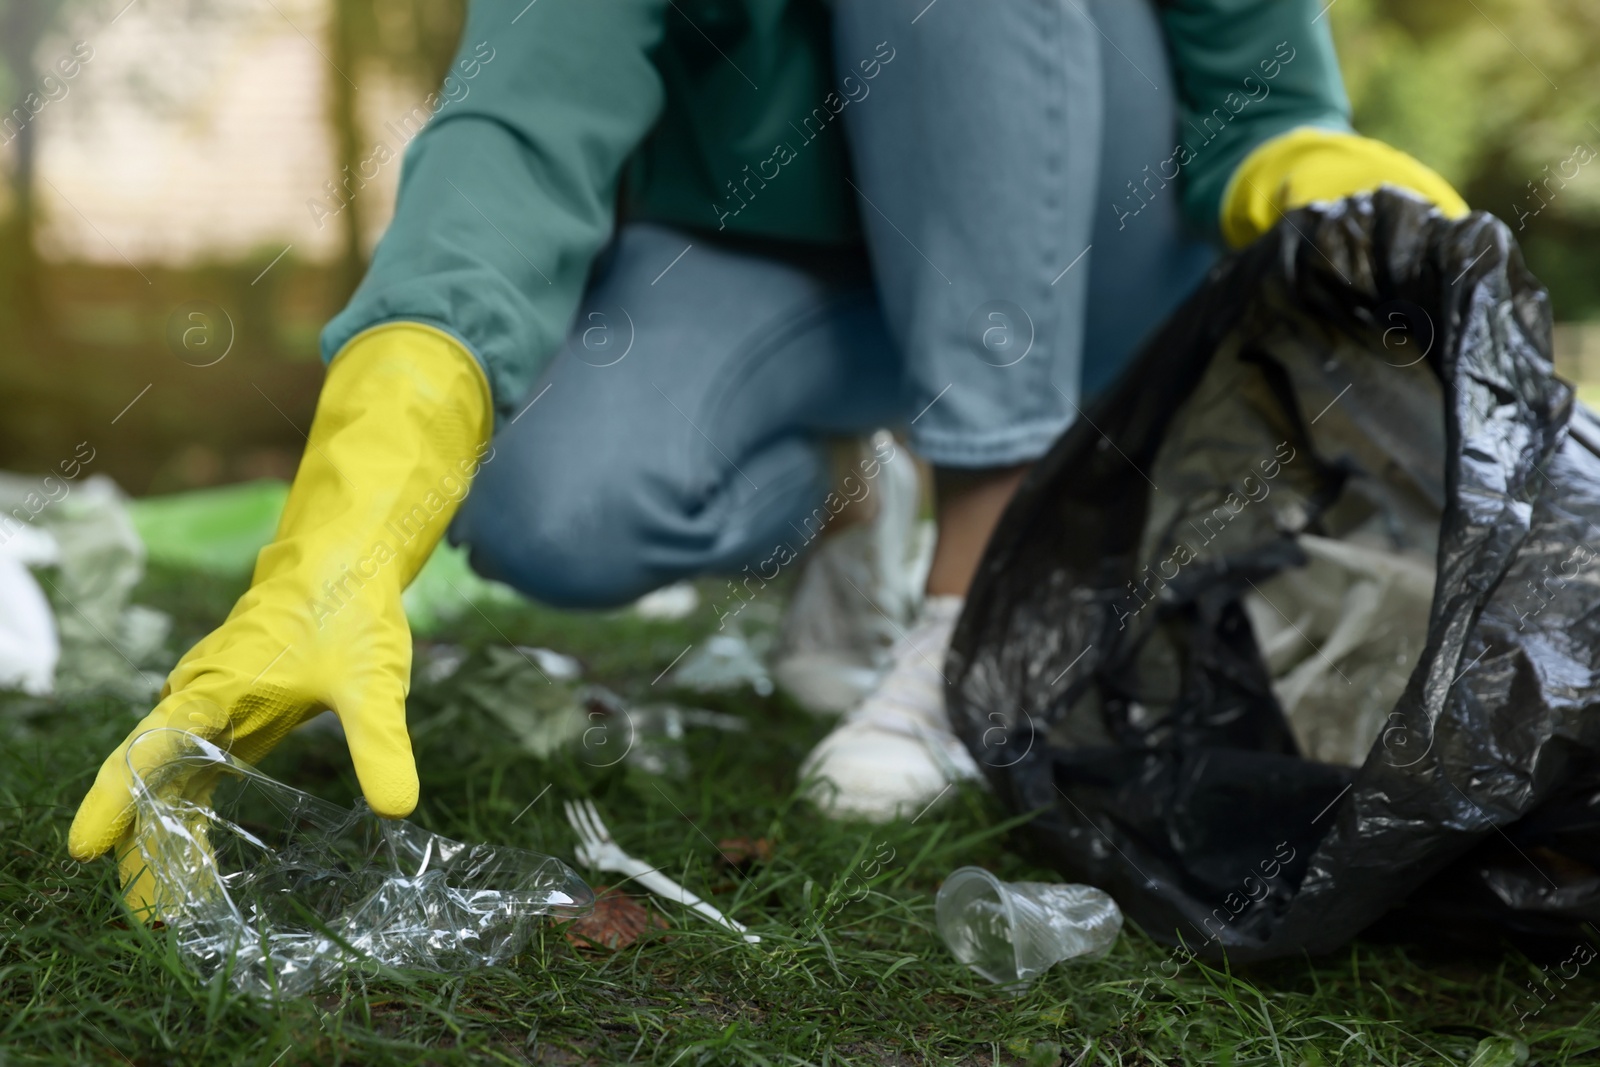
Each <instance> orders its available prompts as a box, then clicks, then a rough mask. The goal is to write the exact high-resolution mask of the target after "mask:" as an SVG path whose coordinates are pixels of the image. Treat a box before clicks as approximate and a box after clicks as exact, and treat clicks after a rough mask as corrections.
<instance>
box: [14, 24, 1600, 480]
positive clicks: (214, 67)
mask: <svg viewBox="0 0 1600 1067" xmlns="http://www.w3.org/2000/svg"><path fill="white" fill-rule="evenodd" d="M464 7H465V4H464V0H131V2H130V0H0V106H3V107H4V108H5V109H6V111H5V112H3V113H0V168H3V176H4V182H3V186H0V352H3V353H4V357H3V359H0V398H3V401H0V468H3V469H9V470H17V471H26V472H44V471H49V470H54V469H55V468H56V467H57V466H58V465H59V464H60V463H61V461H63V460H65V459H70V458H71V457H73V456H74V455H75V454H77V455H79V456H80V457H81V456H82V455H83V454H84V453H82V452H76V453H75V450H76V449H78V447H79V445H80V443H81V442H87V443H88V445H89V447H90V448H92V449H93V452H94V459H93V460H92V463H91V464H90V466H89V468H88V469H89V470H90V471H92V472H97V473H106V474H110V475H111V476H112V477H114V478H115V479H116V480H117V481H118V482H119V483H120V484H121V485H122V486H123V487H124V488H125V489H127V490H128V491H129V492H131V493H134V494H136V495H144V494H148V493H159V492H170V491H175V490H181V489H189V488H196V487H202V486H209V485H219V484H225V483H229V482H236V481H242V480H247V479H252V478H257V477H265V476H275V477H289V476H291V475H292V473H293V471H294V466H295V463H296V460H297V457H298V455H299V452H300V449H301V447H302V446H303V435H302V431H304V430H305V429H306V427H308V426H309V423H310V417H311V412H312V409H313V405H314V403H315V397H316V392H317V388H318V384H319V382H320V380H321V373H322V372H321V367H320V364H319V362H318V358H317V334H318V331H319V330H320V328H321V326H322V324H323V322H324V321H326V320H327V318H329V317H330V316H331V315H332V314H333V313H335V312H336V311H337V310H338V309H339V308H340V307H341V306H342V304H343V302H344V301H345V299H346V298H347V297H348V295H349V294H350V292H351V291H352V289H353V288H354V286H355V284H356V282H357V280H358V279H359V278H360V276H361V273H362V270H363V269H364V264H365V261H366V258H367V256H368V255H369V253H370V251H371V249H372V247H373V246H374V244H375V243H376V241H377V239H378V237H379V236H380V235H381V233H382V231H383V228H384V226H385V225H386V223H387V221H388V218H389V214H390V212H391V210H392V205H393V197H394V188H395V185H396V183H397V181H398V178H399V170H400V165H399V162H398V160H396V161H395V162H391V163H386V164H384V165H382V166H380V167H378V172H377V175H376V177H374V178H371V179H370V180H367V181H365V184H364V187H362V188H360V190H359V192H358V194H357V195H355V196H354V197H350V196H348V195H345V194H343V193H342V192H341V191H340V189H339V187H340V185H341V183H342V182H343V176H344V174H345V168H346V167H349V168H350V170H351V171H356V170H358V169H360V168H362V167H363V165H365V173H369V174H370V173H371V170H372V164H371V161H372V158H373V154H374V149H375V147H376V146H377V145H378V144H379V143H384V144H386V145H387V146H388V147H389V148H391V149H394V150H395V151H396V152H398V150H399V149H400V147H401V139H400V138H399V137H397V136H396V130H397V127H396V125H395V123H397V122H403V120H404V117H405V116H407V115H408V114H411V113H412V111H413V109H414V108H415V107H416V106H417V105H418V104H419V103H421V102H422V101H423V99H424V98H425V97H426V96H427V94H428V93H429V92H430V91H432V89H434V88H435V87H436V86H437V84H438V82H439V80H440V79H441V77H442V75H443V73H444V71H445V69H446V68H447V66H448V65H449V63H450V60H451V57H452V54H453V52H454V47H455V41H456V37H457V35H458V32H459V26H460V22H461V18H462V15H463V13H464ZM1326 17H1327V18H1328V20H1329V21H1330V22H1331V25H1332V27H1333V30H1334V33H1335V36H1336V38H1337V40H1338V43H1339V46H1340V56H1341V61H1342V63H1343V66H1344V71H1345V78H1346V82H1347V86H1348V89H1349V92H1350V95H1351V98H1352V102H1353V104H1354V108H1355V118H1356V123H1357V126H1358V128H1359V129H1361V130H1362V132H1364V133H1367V134H1369V135H1372V136H1376V137H1380V138H1383V139H1385V140H1388V141H1390V142H1391V143H1393V144H1396V145H1398V146H1400V147H1403V148H1405V149H1407V150H1408V151H1410V152H1412V153H1414V154H1415V155H1417V156H1419V157H1420V158H1421V159H1423V160H1424V161H1426V162H1427V163H1429V164H1431V165H1432V166H1434V167H1435V168H1437V169H1438V170H1439V171H1441V172H1442V173H1443V174H1444V175H1445V176H1446V177H1447V178H1449V179H1450V180H1451V181H1452V182H1453V183H1455V185H1456V186H1457V187H1458V188H1459V189H1461V190H1462V192H1463V193H1464V194H1465V196H1466V198H1467V200H1468V201H1469V202H1470V203H1471V204H1472V205H1473V206H1474V207H1476V208H1482V209H1485V210H1488V211H1491V212H1493V213H1495V214H1496V215H1499V216H1500V217H1501V218H1503V219H1505V220H1506V221H1507V222H1508V223H1509V224H1510V225H1511V226H1512V228H1513V230H1515V231H1517V236H1518V239H1519V240H1520V241H1521V243H1522V247H1523V250H1524V252H1525V253H1526V257H1527V260H1528V262H1529V264H1530V266H1531V267H1532V269H1533V271H1534V273H1535V274H1537V275H1538V276H1539V278H1540V279H1541V280H1542V281H1543V282H1544V283H1545V285H1546V286H1548V287H1549V289H1550V291H1551V293H1552V297H1553V304H1554V308H1555V312H1556V318H1557V320H1558V322H1559V324H1560V325H1559V328H1558V366H1559V367H1560V369H1561V370H1562V371H1563V373H1565V374H1566V375H1567V376H1568V377H1570V378H1573V379H1575V380H1578V381H1579V382H1580V383H1582V384H1584V385H1585V388H1584V389H1583V395H1586V396H1589V397H1600V162H1597V160H1600V125H1597V123H1600V106H1596V105H1595V101H1597V100H1600V5H1595V4H1594V3H1593V2H1592V0H1333V2H1332V3H1331V4H1329V5H1328V8H1327V10H1326ZM69 71H70V72H71V73H70V74H69V73H68V72H69ZM16 109H21V110H20V111H19V110H16ZM19 120H20V121H19ZM224 355H225V358H222V357H223V356H224Z"/></svg>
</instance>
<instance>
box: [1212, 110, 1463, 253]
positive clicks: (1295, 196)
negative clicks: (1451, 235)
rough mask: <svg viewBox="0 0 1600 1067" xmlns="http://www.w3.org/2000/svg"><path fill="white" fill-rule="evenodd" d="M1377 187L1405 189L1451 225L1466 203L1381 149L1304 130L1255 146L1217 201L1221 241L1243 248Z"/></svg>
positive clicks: (1405, 159)
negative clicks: (1300, 216)
mask: <svg viewBox="0 0 1600 1067" xmlns="http://www.w3.org/2000/svg"><path fill="white" fill-rule="evenodd" d="M1380 185H1393V186H1396V187H1398V188H1401V189H1408V190H1410V191H1411V192H1413V193H1416V194H1417V195H1418V196H1421V197H1423V198H1424V199H1426V200H1428V201H1430V202H1431V203H1433V204H1434V205H1435V206H1437V207H1438V208H1439V210H1440V211H1442V212H1444V214H1445V215H1446V216H1448V217H1450V218H1460V217H1461V216H1462V215H1465V214H1466V213H1467V203H1466V201H1465V200H1462V199H1461V194H1459V193H1457V192H1456V191H1455V190H1454V189H1452V188H1451V187H1450V183H1449V182H1447V181H1445V180H1444V179H1443V178H1441V177H1440V176H1439V175H1438V174H1437V173H1436V172H1435V171H1433V170H1432V169H1430V168H1429V167H1427V166H1424V165H1423V164H1422V163H1420V162H1419V161H1417V160H1416V159H1413V158H1412V157H1411V156H1408V155H1407V154H1406V153H1404V152H1402V151H1400V150H1399V149H1398V148H1391V147H1390V146H1388V145H1386V144H1384V143H1383V142H1382V141H1374V140H1372V139H1371V138H1369V137H1359V136H1357V135H1355V134H1353V133H1339V132H1336V131H1334V130H1324V129H1319V128H1317V127H1313V126H1304V127H1301V128H1300V129H1296V130H1290V131H1289V132H1288V133H1284V134H1280V135H1278V136H1277V137H1274V138H1273V139H1272V140H1270V141H1267V142H1265V143H1263V144H1261V145H1259V146H1258V147H1257V148H1256V149H1255V150H1254V151H1253V152H1251V153H1250V154H1249V155H1248V156H1246V157H1245V158H1244V161H1243V162H1241V163H1240V164H1239V166H1238V169H1236V170H1235V171H1234V172H1233V177H1232V178H1230V179H1229V180H1228V187H1227V189H1226V190H1224V191H1223V194H1222V218H1221V222H1222V236H1223V238H1224V239H1225V240H1226V241H1227V242H1228V244H1229V245H1231V246H1232V247H1234V248H1243V247H1244V246H1245V245H1247V244H1249V243H1250V242H1252V241H1254V240H1255V239H1256V238H1257V237H1260V236H1261V235H1262V234H1264V233H1266V232H1267V231H1268V230H1270V229H1272V227H1273V226H1274V225H1276V224H1277V222H1278V220H1279V219H1280V218H1282V217H1283V215H1284V213H1285V212H1287V211H1291V210H1293V209H1294V208H1297V207H1304V206H1305V205H1307V204H1309V203H1312V202H1313V201H1316V200H1340V199H1343V198H1344V197H1347V196H1351V195H1354V194H1355V193H1363V192H1368V191H1370V190H1373V189H1376V188H1377V187H1378V186H1380Z"/></svg>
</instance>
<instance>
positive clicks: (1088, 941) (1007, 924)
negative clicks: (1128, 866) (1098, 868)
mask: <svg viewBox="0 0 1600 1067" xmlns="http://www.w3.org/2000/svg"><path fill="white" fill-rule="evenodd" d="M934 916H935V919H936V920H937V922H938V925H939V935H940V936H941V937H943V938H944V943H945V944H946V945H948V946H949V948H950V951H951V952H952V953H954V954H955V957H956V959H958V960H960V961H961V962H962V963H964V964H966V965H967V966H968V967H970V968H972V969H973V970H974V971H976V972H977V973H978V974H981V975H983V977H985V978H987V979H989V981H991V982H996V983H998V984H1000V985H1018V984H1025V983H1027V982H1031V981H1033V980H1034V979H1035V978H1037V977H1038V976H1039V975H1041V974H1043V973H1044V972H1045V971H1047V970H1049V969H1050V968H1051V967H1054V966H1055V965H1056V964H1058V963H1060V962H1061V961H1062V960H1065V959H1071V958H1073V957H1074V956H1090V957H1096V956H1104V955H1105V954H1106V953H1107V952H1109V951H1111V946H1112V944H1114V943H1115V942H1116V940H1117V934H1119V933H1121V931H1122V911H1121V909H1119V908H1118V907H1117V902H1116V901H1114V900H1112V899H1111V897H1110V896H1109V895H1107V894H1106V893H1105V892H1103V891H1102V890H1099V889H1096V888H1094V887H1093V886H1087V885H1064V884H1053V883H1049V882H1002V881H1001V880H1000V879H998V878H996V877H995V876H994V875H992V874H990V873H989V872H988V871H986V870H984V869H983V868H981V867H961V868H959V869H957V870H955V871H953V872H951V874H950V877H948V878H946V879H945V880H944V885H942V886H940V887H939V896H938V899H937V901H936V902H935V904H934Z"/></svg>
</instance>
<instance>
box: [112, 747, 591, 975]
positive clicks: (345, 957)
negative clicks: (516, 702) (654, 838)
mask: <svg viewBox="0 0 1600 1067" xmlns="http://www.w3.org/2000/svg"><path fill="white" fill-rule="evenodd" d="M128 765H129V768H130V770H131V771H132V772H133V782H134V800H135V805H136V808H137V812H138V827H139V829H138V833H137V848H138V850H139V853H140V855H141V857H142V858H143V860H144V863H145V867H146V872H147V875H148V878H149V880H150V881H149V883H148V885H149V887H150V890H149V897H150V899H151V901H152V903H153V906H154V909H155V914H154V916H153V917H155V918H159V919H160V920H161V921H162V922H164V923H165V924H166V925H167V926H168V927H169V928H170V929H172V930H173V931H174V932H175V935H176V937H177V939H178V946H179V948H180V950H181V951H182V953H183V954H184V956H185V957H186V958H187V960H188V961H189V963H190V964H191V965H192V966H193V967H194V968H195V970H197V971H198V972H199V973H200V974H201V975H202V976H204V977H206V978H208V979H209V978H210V977H212V976H214V975H215V974H217V973H218V972H226V973H228V975H229V978H230V980H231V982H232V983H233V985H234V986H235V988H237V989H240V990H242V991H245V992H249V993H253V994H256V995H258V996H262V997H266V998H269V999H272V998H284V997H293V996H298V995H301V994H303V993H306V992H308V991H310V990H312V989H314V988H315V987H317V986H319V985H321V984H322V983H323V982H324V981H326V980H328V979H330V978H332V977H334V976H335V975H336V974H338V973H339V972H340V971H342V970H344V969H346V968H351V967H363V966H367V967H370V966H372V965H373V964H381V965H385V966H389V967H406V968H417V969H424V970H435V971H445V972H456V971H464V970H469V969H472V968H477V967H487V966H492V965H494V964H497V963H500V962H502V961H503V960H505V959H507V958H508V957H510V956H512V955H514V954H515V953H516V952H517V951H518V950H520V949H521V948H522V947H523V946H524V945H525V944H526V942H527V941H528V939H529V936H530V935H531V933H532V931H533V929H534V925H535V920H536V919H537V918H538V917H539V916H544V915H551V916H557V917H562V918H569V917H572V916H576V915H580V914H584V913H586V912H588V911H589V910H590V908H592V906H593V904H594V894H593V892H592V891H591V890H590V888H589V886H588V885H587V884H586V883H585V882H584V881H583V879H581V878H580V877H579V876H578V875H577V874H576V873H574V872H573V871H572V870H571V869H570V868H569V867H567V865H566V864H564V863H562V862H561V861H560V860H558V859H556V858H554V857H552V856H545V855H541V854H539V853H537V852H530V851H526V850H524V849H518V848H504V847H493V846H489V845H472V844H465V843H463V842H460V841H453V840H451V839H450V838H447V837H443V836H440V835H439V834H435V833H432V832H430V831H428V830H425V829H423V828H422V827H420V826H417V825H415V824H414V823H410V822H407V821H405V820H402V819H383V818H379V817H378V816H377V815H375V814H373V812H372V810H371V809H370V808H368V807H367V806H366V804H365V802H362V801H357V802H356V804H355V806H354V807H351V808H345V807H340V806H338V805H336V804H330V803H328V802H327V801H323V800H319V799H318V798H316V797H314V796H311V795H310V794H308V793H303V792H301V791H300V790H298V789H294V788H292V787H290V786H287V785H284V784H283V783H281V782H278V781H275V780H274V779H272V778H269V777H268V776H266V775H264V774H262V773H261V772H260V771H258V770H256V769H255V768H254V767H251V766H250V765H248V764H246V763H243V762H241V761H239V760H236V759H234V758H233V757H232V756H230V755H229V754H228V753H227V752H225V751H223V750H222V749H220V748H218V747H217V746H216V745H213V744H212V743H210V742H208V741H205V740H202V739H200V738H198V737H195V736H194V735H192V734H188V733H185V732H183V731H180V730H153V731H151V732H150V733H148V734H145V735H144V736H142V737H141V738H140V739H139V740H138V741H136V742H135V743H134V744H133V745H132V746H130V747H129V750H128Z"/></svg>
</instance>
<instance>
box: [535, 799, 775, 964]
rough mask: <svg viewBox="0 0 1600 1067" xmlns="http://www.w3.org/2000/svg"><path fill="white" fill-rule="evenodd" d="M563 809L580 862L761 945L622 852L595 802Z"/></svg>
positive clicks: (754, 936) (739, 926) (734, 922)
mask: <svg viewBox="0 0 1600 1067" xmlns="http://www.w3.org/2000/svg"><path fill="white" fill-rule="evenodd" d="M562 806H563V807H564V808H566V809H567V821H568V822H569V823H571V824H572V828H573V829H574V830H576V831H577V833H578V848H577V854H578V862H579V863H582V864H584V865H585V866H588V867H594V868H597V869H599V870H602V871H611V872H613V873H615V874H624V875H627V876H628V877H629V878H632V879H633V880H634V881H636V882H638V883H639V884H640V885H642V886H644V887H645V888H646V889H648V890H650V891H651V892H652V893H656V894H658V895H660V896H663V897H666V898H667V899H668V900H675V901H677V902H678V903H679V904H685V905H687V906H688V907H691V908H693V909H694V910H695V911H698V912H699V913H700V914H701V915H704V916H705V917H706V918H708V919H710V920H711V921H712V922H714V923H718V924H719V925H722V926H726V927H727V928H728V929H730V930H732V931H733V932H734V933H736V934H740V935H742V936H743V937H744V939H745V940H746V941H748V942H750V944H752V945H755V944H760V942H761V936H760V935H759V934H752V933H747V932H746V931H745V927H744V924H743V923H741V922H739V921H738V920H736V919H730V918H728V917H727V916H726V915H724V914H722V912H720V911H718V910H717V909H716V908H714V907H713V906H711V905H710V904H707V903H706V902H705V901H703V900H701V899H700V898H699V897H697V896H695V895H694V894H693V893H691V892H689V891H688V890H687V889H685V888H683V886H681V885H679V884H678V883H677V882H674V881H673V880H672V879H671V878H668V877H667V876H666V875H664V874H662V873H661V871H660V869H659V868H656V867H652V866H650V865H649V864H648V863H646V862H644V861H643V860H637V859H634V858H633V857H632V856H630V855H628V854H627V853H626V852H624V851H622V846H621V845H619V844H617V843H616V841H614V840H612V838H611V831H610V830H607V829H606V824H605V823H604V822H602V821H601V820H600V813H599V812H598V811H596V810H595V806H594V802H593V801H592V800H580V801H577V802H576V803H574V802H573V801H570V800H568V801H564V802H563V804H562Z"/></svg>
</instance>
